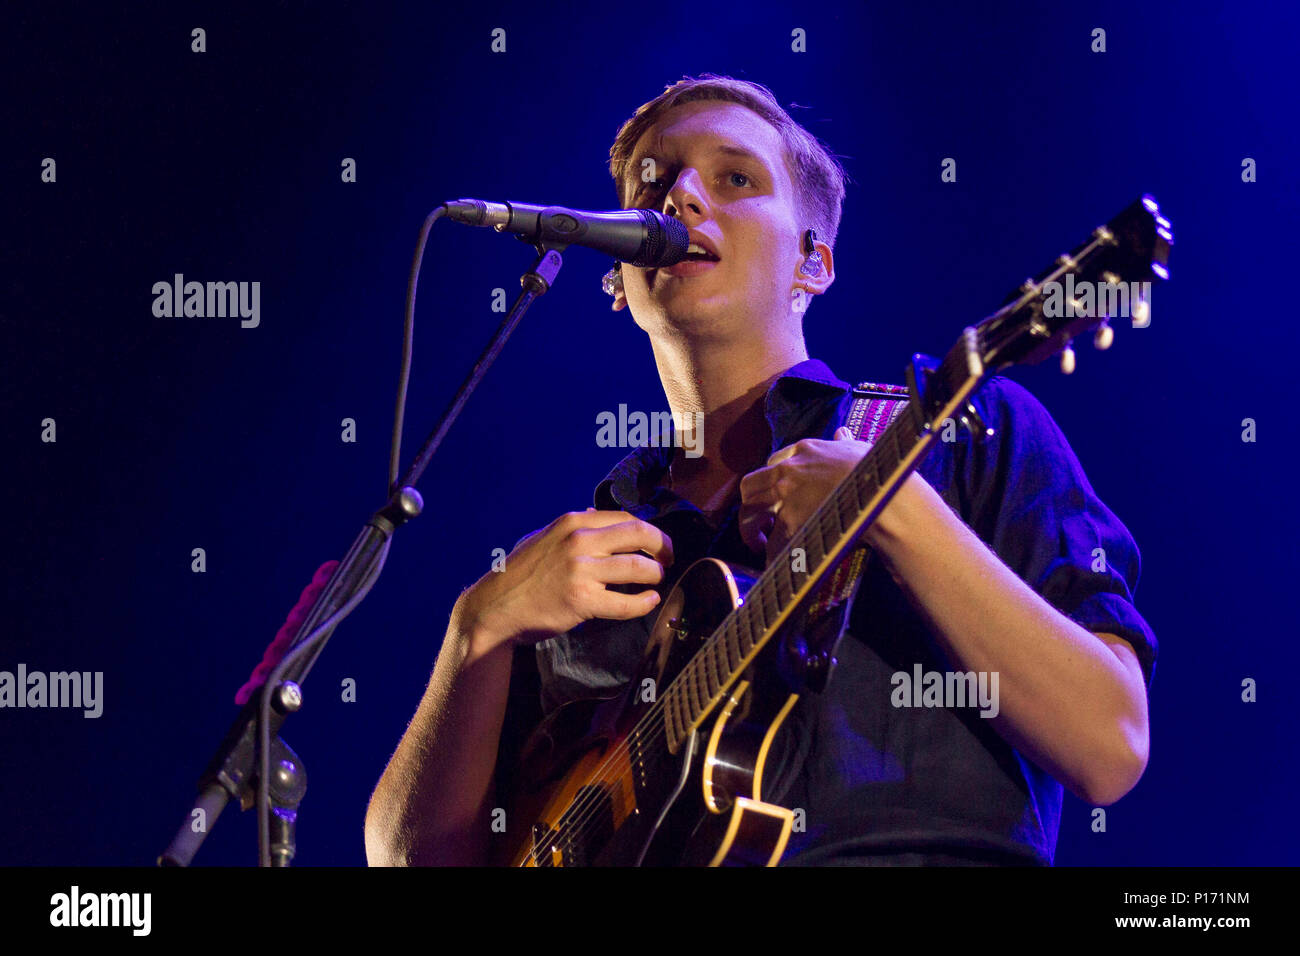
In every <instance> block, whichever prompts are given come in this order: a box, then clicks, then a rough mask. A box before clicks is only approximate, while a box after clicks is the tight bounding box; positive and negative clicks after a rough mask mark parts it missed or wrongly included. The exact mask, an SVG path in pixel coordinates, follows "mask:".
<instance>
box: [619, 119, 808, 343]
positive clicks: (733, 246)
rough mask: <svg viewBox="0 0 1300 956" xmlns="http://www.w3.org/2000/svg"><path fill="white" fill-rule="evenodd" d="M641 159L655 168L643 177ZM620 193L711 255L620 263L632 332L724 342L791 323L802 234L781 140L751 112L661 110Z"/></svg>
mask: <svg viewBox="0 0 1300 956" xmlns="http://www.w3.org/2000/svg"><path fill="white" fill-rule="evenodd" d="M646 159H650V160H653V163H654V165H653V166H651V167H648V168H649V173H648V174H646V175H643V172H644V171H645V170H646V169H647V166H646V164H645V162H644V161H645V160H646ZM647 178H648V179H649V181H648V182H646V181H644V180H645V179H647ZM623 196H624V205H625V206H626V207H627V208H636V207H640V208H646V209H654V210H656V211H659V212H665V213H669V212H670V213H672V214H673V215H675V216H676V217H677V218H678V219H680V220H681V222H682V223H683V224H684V225H685V226H686V227H687V228H688V229H689V230H690V232H691V234H692V239H693V240H695V241H697V242H700V241H702V244H703V245H705V246H706V247H707V248H709V249H710V250H711V251H712V252H713V253H715V254H716V255H717V257H718V260H717V261H716V262H695V261H691V260H688V261H687V262H684V263H680V264H679V265H677V266H672V267H669V268H666V269H640V268H637V267H634V266H630V265H627V264H624V265H623V270H622V271H623V287H624V291H625V294H626V296H627V303H628V306H629V307H630V308H631V310H632V315H633V317H634V318H635V320H636V322H637V324H638V325H639V326H641V328H643V329H645V330H646V331H647V332H649V333H651V334H655V333H664V334H675V333H676V334H687V335H692V336H698V337H701V338H714V339H720V340H727V339H732V338H734V337H736V336H738V335H753V334H755V333H756V332H758V331H760V329H759V326H760V325H767V326H772V325H776V324H780V323H783V322H787V321H791V320H792V319H791V317H792V315H793V310H792V308H791V289H792V287H793V285H794V282H795V269H796V268H797V266H798V264H799V263H800V262H801V261H802V255H801V250H800V236H801V234H802V230H801V224H800V223H798V222H796V216H795V209H794V186H793V183H792V182H791V180H790V175H789V173H788V171H787V170H786V166H785V162H784V159H783V150H782V144H781V137H780V134H778V133H777V131H776V130H775V129H774V128H773V127H772V126H770V125H768V123H767V122H766V121H765V120H763V119H762V118H760V117H759V116H758V114H756V113H754V112H752V111H751V110H749V109H747V108H745V107H743V106H740V105H739V104H736V103H726V102H716V101H704V102H694V103H686V104H683V105H681V106H676V107H674V108H673V109H671V110H669V111H668V112H667V113H665V114H664V115H663V116H662V117H660V119H659V121H658V122H657V123H656V124H655V125H654V126H652V127H651V128H650V129H648V130H646V131H645V133H643V134H642V135H641V138H640V139H639V140H637V143H636V146H635V148H634V150H633V154H632V164H631V167H630V170H629V180H628V182H627V183H625V184H624V186H623ZM674 273H676V274H674ZM793 321H798V319H797V318H794V319H793Z"/></svg>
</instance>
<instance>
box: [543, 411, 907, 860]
mask: <svg viewBox="0 0 1300 956" xmlns="http://www.w3.org/2000/svg"><path fill="white" fill-rule="evenodd" d="M909 406H910V403H908V405H907V406H905V408H907V407H909ZM898 418H901V414H900V415H897V416H894V417H893V418H891V420H890V422H889V425H888V426H886V428H885V431H884V433H882V434H881V436H880V439H878V442H881V443H883V441H884V439H885V437H886V436H887V435H889V434H890V433H891V432H892V433H893V435H892V437H893V446H894V447H893V449H892V450H893V451H894V454H895V456H896V460H895V462H894V463H893V464H892V465H891V466H889V470H891V471H892V470H893V469H896V468H897V467H898V464H900V463H901V461H902V459H903V458H904V457H906V455H905V454H903V453H902V446H901V445H900V444H899V441H898V440H899V438H900V437H901V434H900V432H899V430H898V429H894V428H893V427H892V426H893V424H894V422H895V421H897V420H898ZM888 450H890V449H888V448H887V449H886V451H888ZM864 460H865V459H864ZM872 471H873V472H874V477H875V479H876V483H877V490H879V485H880V484H881V482H880V479H879V474H880V470H879V464H878V463H876V464H873V467H872ZM855 495H856V492H855ZM872 496H874V493H873V495H869V496H868V497H869V498H870V497H872ZM858 497H859V500H860V496H858ZM841 498H842V496H841V489H839V488H837V489H836V491H835V492H834V493H833V494H832V495H831V496H830V497H829V498H828V499H827V501H826V503H825V505H824V506H822V507H819V508H818V510H817V511H816V512H815V513H814V515H813V518H812V519H810V521H809V526H811V525H813V524H816V525H817V526H818V528H819V530H821V531H822V532H823V533H824V532H825V531H827V530H829V529H826V528H822V527H821V526H822V524H823V523H824V521H825V519H826V518H827V517H828V516H832V515H833V516H834V517H835V519H836V521H837V523H838V524H839V525H840V529H839V533H840V534H841V535H842V533H843V523H844V522H843V518H842V517H841V516H840V514H839V511H840V509H841V508H842V507H843V506H844V505H846V504H847V505H849V506H850V507H853V506H855V505H856V506H857V510H859V511H860V510H861V506H860V505H859V504H858V503H857V502H850V501H845V500H841ZM832 505H833V507H830V506H832ZM849 523H852V522H851V521H850V522H849ZM800 536H801V537H804V536H806V535H804V534H803V532H802V531H801V532H800ZM819 550H822V551H823V553H824V552H825V549H824V548H823V549H819ZM832 550H833V549H832ZM777 567H783V565H782V564H780V563H778V564H773V565H769V566H768V568H767V569H765V570H764V572H763V574H762V575H760V576H759V578H758V580H757V581H755V583H754V586H753V587H752V588H751V589H750V593H751V594H754V593H758V589H759V588H760V587H762V586H763V585H764V582H765V580H767V579H769V578H770V579H771V580H775V579H776V574H775V568H777ZM826 573H829V569H828V571H827V572H823V575H822V576H825V574H826ZM810 593H811V592H810ZM777 599H778V601H780V594H779V592H778V594H777ZM760 604H761V602H760ZM778 606H779V605H778ZM736 610H739V609H736ZM727 626H728V625H727V623H726V622H724V623H723V624H721V625H719V627H718V629H717V630H716V631H715V632H714V634H713V635H711V636H710V637H709V639H708V641H707V642H706V644H705V646H704V647H702V648H701V649H700V650H699V651H697V652H696V654H695V655H694V656H693V657H692V658H691V660H690V661H689V662H688V663H687V665H686V666H685V667H683V668H682V670H681V672H679V674H678V675H677V677H676V678H674V679H673V681H672V682H671V683H670V684H669V686H668V690H667V691H665V692H664V694H662V695H661V696H660V697H659V699H658V700H656V701H655V703H654V704H653V705H652V706H651V707H650V709H649V710H648V711H647V712H646V713H645V714H644V715H642V717H641V719H640V720H639V721H638V722H637V724H636V725H635V726H634V727H633V729H632V730H631V731H629V732H628V734H627V735H625V737H624V738H623V739H622V740H620V741H619V743H618V744H617V745H616V746H615V747H614V748H613V749H612V750H611V751H610V753H609V754H607V755H606V758H605V760H604V762H603V763H602V764H601V765H600V766H599V767H598V768H597V769H596V771H595V772H594V773H593V775H592V777H591V778H589V780H590V782H589V783H587V784H585V785H584V787H591V788H592V789H591V790H588V792H587V793H586V794H585V795H584V796H583V797H580V798H578V799H577V800H575V801H574V802H573V803H572V804H571V805H570V806H569V808H568V811H567V813H566V814H565V815H566V816H569V817H570V819H569V820H567V821H565V822H564V823H562V824H561V825H560V826H558V827H556V828H555V829H554V830H552V832H551V840H550V841H548V844H554V843H560V842H564V841H565V840H571V839H573V838H575V837H578V836H582V835H583V833H584V831H587V830H589V829H590V828H591V827H592V826H594V825H596V824H598V823H599V822H600V819H599V816H598V814H600V812H601V810H602V807H603V805H604V803H605V798H606V796H607V794H606V792H605V791H604V789H603V787H604V786H605V785H608V784H614V783H617V782H618V780H619V779H620V778H621V777H622V776H623V774H622V773H621V772H619V773H616V774H615V776H614V777H613V778H611V777H610V776H609V775H610V773H611V771H614V770H615V769H616V768H615V766H612V765H613V764H615V761H616V760H617V759H618V758H621V757H622V756H623V755H624V753H628V754H629V756H630V751H629V750H628V741H630V740H633V739H638V740H639V741H640V742H641V746H642V748H644V746H645V743H646V742H650V743H654V742H657V741H656V737H657V735H658V733H659V732H661V731H662V732H663V733H665V734H666V732H667V726H666V712H665V710H664V706H663V705H664V702H665V701H666V700H667V699H668V696H669V695H670V694H672V693H674V688H675V687H677V685H678V683H679V682H681V681H683V679H684V678H685V677H686V675H687V672H688V671H689V670H690V669H691V668H693V667H695V666H696V665H695V662H696V661H699V660H702V659H703V658H704V657H705V655H706V653H708V652H709V651H710V650H712V649H713V648H715V647H716V644H717V643H720V641H718V640H717V638H718V635H719V632H721V631H723V630H725V629H726V627H727ZM769 629H770V628H768V627H767V626H766V624H765V623H764V625H763V627H762V633H764V634H766V632H767V631H768V630H769ZM738 636H739V635H738ZM765 640H770V637H767V638H765ZM742 656H743V655H742ZM727 667H728V669H730V667H731V665H730V663H729V659H728V662H727ZM700 676H701V677H703V678H704V680H705V681H706V683H705V684H704V685H703V686H704V689H705V690H707V689H708V683H707V681H708V679H709V675H708V674H707V672H706V673H705V674H702V675H700ZM732 676H733V678H734V676H735V675H734V674H733V675H732ZM683 686H685V685H683ZM684 703H685V704H686V705H687V712H688V713H689V712H690V711H691V710H693V709H695V708H693V707H692V706H691V702H690V697H689V694H688V695H687V696H686V697H685V699H684ZM714 706H716V704H715V705H714ZM656 720H657V721H660V725H659V726H657V727H656V726H647V727H646V731H647V732H646V733H645V734H643V733H642V725H643V724H647V722H650V721H656ZM652 733H653V734H655V736H651V735H650V734H652ZM629 762H630V761H629ZM633 787H634V789H635V782H634V783H633ZM543 851H549V845H548V846H542V847H539V846H537V845H536V844H534V845H533V847H531V848H530V849H529V851H528V857H530V858H532V860H533V862H534V863H535V864H538V865H540V863H541V860H540V859H539V854H540V853H542V852H543ZM521 865H523V863H521Z"/></svg>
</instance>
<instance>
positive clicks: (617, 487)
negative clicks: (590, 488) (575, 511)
mask: <svg viewBox="0 0 1300 956" xmlns="http://www.w3.org/2000/svg"><path fill="white" fill-rule="evenodd" d="M851 391H852V386H851V385H849V383H848V382H845V381H843V380H841V379H840V378H839V377H838V376H836V374H835V373H834V372H832V371H831V370H830V367H829V366H827V364H826V363H825V362H822V361H820V360H819V359H805V360H804V361H802V362H799V363H798V364H796V365H792V366H791V367H790V368H788V369H786V370H785V371H784V372H782V373H781V374H780V375H778V376H777V377H776V379H775V380H774V381H773V382H772V384H771V385H770V386H769V387H768V390H767V394H766V395H765V396H764V398H763V413H764V416H765V417H766V418H767V424H768V428H769V429H770V430H771V432H772V449H771V451H772V452H773V453H775V452H776V451H778V450H779V449H781V448H784V447H785V446H786V445H789V444H791V443H792V442H795V441H798V440H799V439H800V438H802V437H804V436H805V435H806V434H807V432H808V431H809V429H811V428H813V427H814V426H815V425H816V423H817V419H818V418H820V417H823V416H824V415H825V410H826V408H827V406H828V404H829V403H830V401H831V399H832V398H838V399H840V400H843V399H844V398H845V397H846V396H847V395H848V394H849V393H850V392H851ZM840 417H842V416H840ZM839 420H840V418H839V417H835V418H834V423H835V424H838V422H839ZM828 428H829V429H830V430H831V431H832V432H833V430H834V429H833V426H828ZM826 437H829V435H827V436H826ZM672 454H673V448H672V446H671V445H670V446H669V447H666V448H665V447H657V448H656V447H649V446H647V447H641V448H634V449H632V451H631V453H630V454H629V455H628V456H627V457H626V458H624V459H623V460H622V461H620V462H619V463H618V464H617V465H615V466H614V467H613V468H612V469H611V470H610V472H609V474H608V475H606V476H605V478H604V479H603V480H602V481H601V482H600V484H598V485H597V486H596V492H595V495H594V496H593V504H594V505H595V506H596V507H597V508H600V509H604V510H619V509H622V510H628V511H631V510H632V509H642V510H646V511H647V512H651V513H653V512H654V511H657V510H658V508H657V506H656V507H653V508H651V507H649V506H650V505H651V504H652V503H653V502H652V499H653V497H654V495H653V491H654V489H655V486H656V485H657V484H658V482H659V480H660V479H661V478H662V477H663V473H664V471H665V470H667V468H668V463H669V462H670V461H671V460H672Z"/></svg>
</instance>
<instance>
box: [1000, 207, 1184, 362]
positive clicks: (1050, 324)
mask: <svg viewBox="0 0 1300 956" xmlns="http://www.w3.org/2000/svg"><path fill="white" fill-rule="evenodd" d="M1173 244H1174V234H1173V228H1172V226H1171V225H1170V223H1169V220H1168V219H1166V218H1165V217H1164V216H1162V215H1160V207H1159V206H1157V205H1156V201H1155V199H1153V198H1152V197H1151V196H1143V197H1142V198H1141V199H1139V200H1137V201H1136V202H1134V203H1133V204H1132V205H1130V206H1129V207H1128V208H1127V209H1125V210H1124V211H1123V212H1121V213H1120V214H1119V215H1118V216H1116V217H1115V218H1114V219H1112V220H1111V221H1110V222H1108V223H1106V225H1104V226H1099V227H1097V229H1095V230H1093V233H1092V235H1091V236H1089V237H1088V239H1087V240H1086V241H1085V242H1083V243H1081V244H1080V245H1079V246H1078V247H1077V248H1076V249H1075V250H1074V251H1072V252H1070V253H1068V254H1067V255H1063V256H1061V257H1060V258H1059V259H1057V260H1056V262H1055V263H1053V264H1052V266H1051V267H1050V268H1048V269H1045V270H1044V271H1043V272H1042V273H1040V274H1039V275H1038V277H1037V278H1034V279H1027V280H1026V281H1025V283H1024V284H1023V285H1021V286H1020V288H1019V289H1017V290H1016V291H1015V292H1013V293H1011V295H1010V296H1009V297H1008V298H1007V301H1006V304H1005V305H1003V307H1002V308H1001V309H999V310H998V311H997V312H995V313H994V314H993V315H991V316H989V317H988V318H987V319H985V320H984V321H983V322H981V323H980V324H979V325H978V326H976V328H975V332H976V337H977V348H978V349H979V353H980V359H981V361H982V364H983V365H984V366H985V367H986V368H987V369H988V370H989V371H996V370H997V369H1000V368H1005V367H1007V366H1008V365H1023V364H1033V363H1036V362H1041V361H1043V360H1044V359H1046V358H1049V357H1050V356H1052V355H1055V354H1056V353H1058V352H1060V353H1062V355H1061V370H1062V371H1063V372H1066V373H1067V374H1068V373H1070V372H1072V371H1074V350H1073V349H1072V348H1071V341H1072V340H1073V339H1074V337H1075V336H1077V335H1079V334H1080V333H1082V332H1085V331H1088V330H1089V329H1095V330H1096V334H1095V335H1094V338H1093V342H1094V344H1095V345H1096V346H1097V347H1098V348H1099V349H1105V348H1109V347H1110V344H1111V342H1112V340H1113V337H1114V331H1113V329H1112V327H1111V325H1110V322H1111V321H1112V320H1114V319H1117V318H1129V319H1131V321H1132V325H1133V327H1134V328H1143V327H1145V326H1147V325H1149V324H1150V323H1151V284H1152V283H1153V282H1157V281H1164V280H1166V279H1168V278H1169V249H1170V247H1171V246H1172V245H1173Z"/></svg>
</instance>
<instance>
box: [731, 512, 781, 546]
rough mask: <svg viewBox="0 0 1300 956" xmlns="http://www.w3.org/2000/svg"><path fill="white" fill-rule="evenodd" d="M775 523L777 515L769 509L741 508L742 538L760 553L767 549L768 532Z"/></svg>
mask: <svg viewBox="0 0 1300 956" xmlns="http://www.w3.org/2000/svg"><path fill="white" fill-rule="evenodd" d="M775 524H776V515H775V514H773V513H772V512H771V511H769V510H767V509H747V508H745V507H744V506H742V507H741V509H740V515H739V525H740V539H741V540H742V541H744V542H745V544H746V545H748V546H749V548H750V549H751V550H753V551H756V552H758V553H759V554H763V553H764V551H765V550H766V548H767V535H768V532H769V531H770V530H771V529H772V526H773V525H775Z"/></svg>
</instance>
